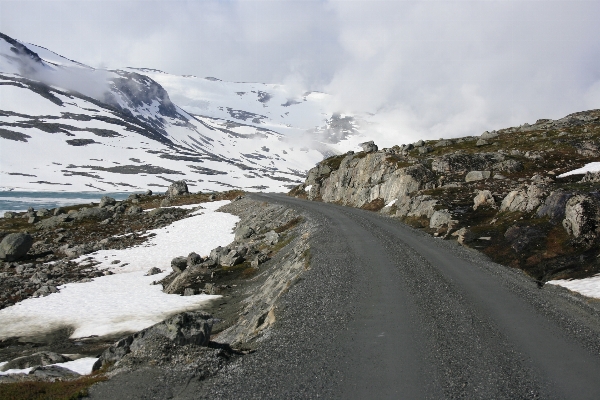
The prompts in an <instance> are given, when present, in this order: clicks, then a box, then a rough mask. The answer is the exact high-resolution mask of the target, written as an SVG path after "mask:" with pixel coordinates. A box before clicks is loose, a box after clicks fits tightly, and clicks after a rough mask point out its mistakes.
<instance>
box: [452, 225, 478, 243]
mask: <svg viewBox="0 0 600 400" xmlns="http://www.w3.org/2000/svg"><path fill="white" fill-rule="evenodd" d="M451 236H455V237H456V239H457V242H458V243H459V244H461V245H466V244H468V243H470V242H472V241H473V240H475V236H474V235H473V232H471V231H470V230H469V229H468V228H460V229H459V230H457V231H455V232H453V233H452V235H451Z"/></svg>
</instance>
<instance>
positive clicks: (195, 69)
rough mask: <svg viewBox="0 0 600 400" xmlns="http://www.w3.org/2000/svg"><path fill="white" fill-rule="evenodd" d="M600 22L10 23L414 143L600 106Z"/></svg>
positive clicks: (129, 12)
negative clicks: (326, 106)
mask: <svg viewBox="0 0 600 400" xmlns="http://www.w3.org/2000/svg"><path fill="white" fill-rule="evenodd" d="M599 12H600V3H598V2H594V1H590V2H586V1H577V2H574V1H555V2H541V1H540V2H536V1H534V2H516V1H504V2H484V1H481V2H463V1H435V2H434V1H414V2H404V1H397V2H396V1H276V2H274V1H216V0H212V1H211V0H208V1H202V2H188V1H168V2H165V1H162V2H161V1H124V2H112V1H111V2H104V1H102V2H99V1H85V2H63V1H18V2H12V1H2V2H0V25H1V26H2V28H1V29H2V30H3V32H4V33H6V34H8V35H9V36H13V37H15V38H18V39H20V40H24V41H29V42H33V43H36V44H39V45H41V46H44V47H48V48H50V49H52V50H54V51H56V52H58V53H60V54H62V55H64V56H66V57H69V58H72V59H76V60H78V61H81V62H83V63H86V64H89V65H92V66H100V65H107V66H109V67H113V68H114V67H123V66H138V67H149V68H157V69H162V70H165V71H168V72H170V73H175V74H194V75H197V76H216V77H219V78H221V79H225V80H235V81H262V82H274V83H277V82H281V83H286V84H290V83H291V87H292V88H293V90H292V92H293V93H297V92H300V91H303V90H323V91H327V92H329V93H331V94H333V95H334V96H335V97H336V98H337V100H338V101H337V103H336V108H337V109H338V111H346V112H347V111H352V110H354V111H356V110H358V111H371V112H377V113H378V116H377V118H376V120H377V121H379V125H377V126H374V127H373V129H372V132H373V135H380V136H381V138H380V139H381V140H383V141H386V142H388V141H389V142H394V141H398V142H401V141H402V140H404V139H403V138H404V137H405V136H407V135H408V136H410V137H413V138H416V137H423V138H438V137H441V136H446V137H449V136H459V135H465V134H479V133H481V132H482V131H484V130H489V129H498V128H502V127H507V126H511V125H519V124H521V123H523V122H534V121H535V120H536V119H538V118H559V117H562V116H564V115H566V114H568V113H570V112H575V111H580V110H584V109H589V108H600V95H599V94H598V93H599V92H600V91H599V90H598V88H597V87H598V84H597V83H596V82H598V81H600V72H599V70H598V68H597V60H598V58H599V57H600V42H598V41H597V40H596V38H597V37H598V36H599V34H600V24H598V23H597V18H596V17H597V15H598V14H599ZM374 138H375V139H376V140H379V138H378V137H374ZM406 141H408V140H406Z"/></svg>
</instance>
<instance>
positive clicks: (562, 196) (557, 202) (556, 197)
mask: <svg viewBox="0 0 600 400" xmlns="http://www.w3.org/2000/svg"><path fill="white" fill-rule="evenodd" d="M571 197H573V194H571V193H567V192H563V191H562V190H558V191H555V192H552V193H550V196H548V197H547V198H546V201H544V204H542V205H541V206H540V207H539V208H538V210H537V216H538V218H543V217H549V218H550V222H552V223H553V224H557V223H558V222H560V221H562V219H563V218H564V217H565V207H566V206H567V201H569V199H570V198H571Z"/></svg>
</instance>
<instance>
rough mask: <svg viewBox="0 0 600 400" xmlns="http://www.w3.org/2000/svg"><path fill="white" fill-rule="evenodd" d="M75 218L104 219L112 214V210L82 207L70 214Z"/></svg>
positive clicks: (78, 219)
mask: <svg viewBox="0 0 600 400" xmlns="http://www.w3.org/2000/svg"><path fill="white" fill-rule="evenodd" d="M69 215H70V216H71V217H72V218H73V219H75V220H77V221H80V220H83V219H97V220H104V219H106V218H109V217H111V216H112V212H111V211H109V210H107V209H106V208H96V207H93V208H82V209H80V210H79V211H77V212H75V213H72V214H69Z"/></svg>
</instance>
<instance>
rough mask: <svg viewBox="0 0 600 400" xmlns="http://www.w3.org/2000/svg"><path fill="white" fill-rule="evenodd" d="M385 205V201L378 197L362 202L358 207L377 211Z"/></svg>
mask: <svg viewBox="0 0 600 400" xmlns="http://www.w3.org/2000/svg"><path fill="white" fill-rule="evenodd" d="M384 206H385V201H384V200H383V199H382V198H381V197H379V198H377V199H375V200H373V201H370V202H368V203H365V204H363V205H362V206H361V207H360V208H362V209H363V210H369V211H379V210H381V209H382V208H383V207H384Z"/></svg>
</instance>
